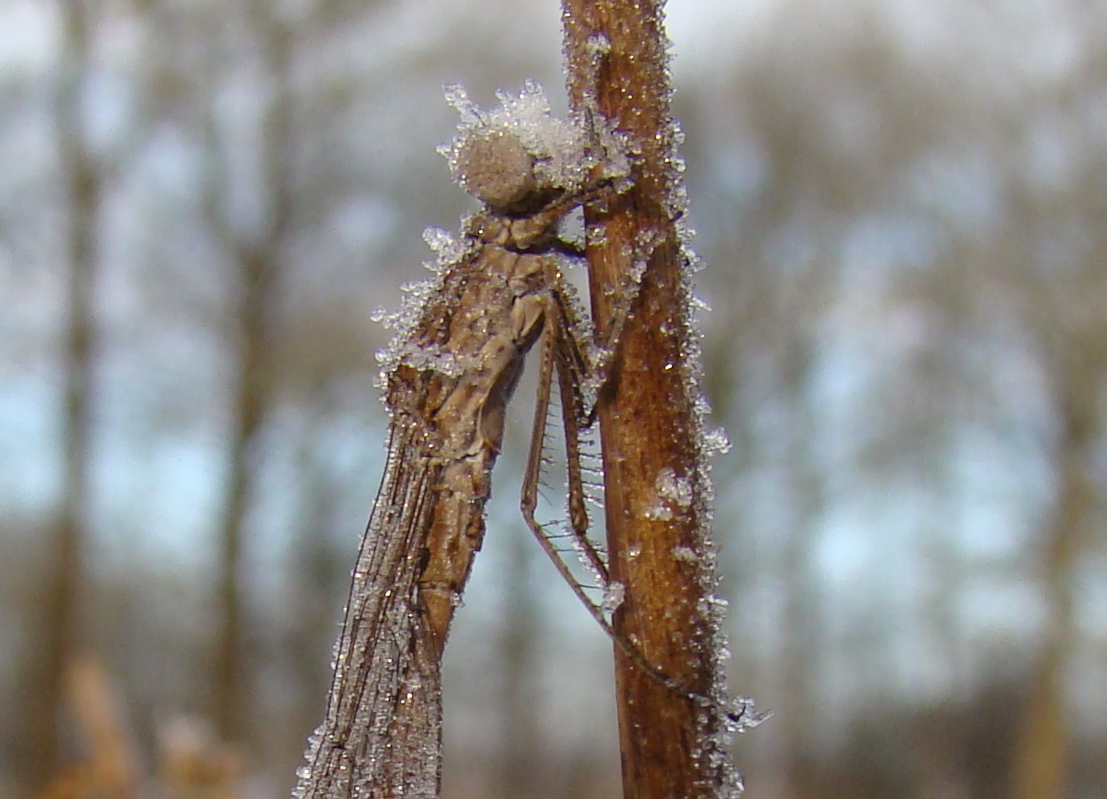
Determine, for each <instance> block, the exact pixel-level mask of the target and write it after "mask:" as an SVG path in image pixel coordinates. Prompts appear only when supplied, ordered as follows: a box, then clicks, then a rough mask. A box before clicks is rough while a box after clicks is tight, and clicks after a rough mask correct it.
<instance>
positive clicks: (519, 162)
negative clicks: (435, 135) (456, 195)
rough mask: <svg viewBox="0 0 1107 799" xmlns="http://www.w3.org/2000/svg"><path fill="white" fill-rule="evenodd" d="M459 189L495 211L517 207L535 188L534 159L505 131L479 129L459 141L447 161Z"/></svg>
mask: <svg viewBox="0 0 1107 799" xmlns="http://www.w3.org/2000/svg"><path fill="white" fill-rule="evenodd" d="M450 167H451V170H452V171H453V173H454V177H456V178H457V180H458V181H459V182H460V183H461V186H462V188H464V189H465V191H467V192H469V194H471V195H473V196H474V197H476V198H477V199H478V200H480V201H482V202H484V203H487V204H488V206H489V207H491V208H493V209H496V210H504V209H509V208H511V207H513V206H517V205H521V204H523V203H524V201H525V200H526V199H527V198H528V197H530V196H531V195H532V194H533V193H534V192H535V190H536V189H537V186H538V181H537V178H536V177H535V174H534V156H532V155H531V154H530V153H529V152H528V151H527V148H526V147H525V146H524V145H523V142H522V141H521V140H520V139H519V137H518V136H516V135H515V134H514V133H512V132H511V131H510V130H508V129H507V128H482V129H476V130H473V131H471V132H470V133H469V134H468V135H467V136H465V137H464V139H463V140H462V141H459V142H458V143H457V144H456V145H455V147H454V152H453V157H452V159H451V162H450Z"/></svg>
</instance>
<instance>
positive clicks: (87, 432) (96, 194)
mask: <svg viewBox="0 0 1107 799" xmlns="http://www.w3.org/2000/svg"><path fill="white" fill-rule="evenodd" d="M61 15H62V16H61V23H62V25H61V27H62V39H61V50H60V54H59V55H60V59H59V71H58V75H57V87H58V88H57V94H56V97H55V107H54V114H55V124H56V131H57V144H58V169H59V174H60V182H61V186H62V202H63V204H64V209H65V215H66V233H65V250H64V255H65V259H66V262H67V263H66V267H65V268H66V296H65V301H64V305H63V308H64V313H65V316H64V328H63V334H62V341H63V344H62V380H63V393H64V402H63V406H62V408H63V416H62V435H61V441H62V459H63V468H62V473H63V475H64V477H63V483H62V495H61V507H60V509H59V511H58V520H57V526H56V528H55V530H54V533H53V541H52V544H51V548H52V550H53V553H52V556H51V558H50V559H49V561H48V565H47V571H46V576H47V579H46V580H45V581H44V586H45V591H46V598H45V602H44V603H43V607H44V608H45V612H44V613H43V614H41V615H40V616H38V617H37V618H38V626H40V627H41V632H40V633H39V636H40V638H39V640H41V641H42V650H43V653H44V654H43V659H42V662H43V668H42V672H41V674H42V678H43V679H42V682H41V691H42V697H41V701H40V703H39V704H38V705H37V706H36V707H33V708H32V709H31V712H30V713H29V715H28V721H29V725H28V733H29V735H28V739H29V740H28V744H29V745H28V747H27V751H26V753H25V755H24V756H25V758H26V759H25V760H24V761H23V765H24V768H25V773H26V774H28V775H33V779H34V780H36V781H39V782H41V781H43V780H46V779H49V778H50V776H51V775H52V774H53V773H54V772H55V770H56V769H57V768H58V767H59V765H60V761H59V743H60V738H59V732H60V726H59V725H60V721H61V708H62V705H63V703H64V701H65V685H66V683H65V681H66V675H67V673H68V669H69V667H70V666H71V664H73V662H74V660H75V658H76V655H77V653H78V648H79V646H80V642H81V641H82V640H83V636H82V633H81V629H80V623H81V617H80V613H79V608H80V607H81V602H82V599H83V592H84V588H85V576H86V575H85V567H84V563H83V560H84V552H83V550H84V548H85V546H86V545H87V538H88V528H87V524H88V514H89V488H90V483H91V479H92V474H91V454H92V452H91V447H92V437H93V423H92V407H93V401H94V393H93V390H94V382H93V381H94V368H95V365H96V359H97V353H96V347H95V316H96V314H95V307H94V291H95V288H96V285H97V275H98V272H99V266H100V249H99V242H98V240H97V237H98V235H99V227H100V216H101V207H102V191H103V174H102V171H101V167H100V166H99V165H98V163H97V159H96V156H95V155H94V153H93V151H92V149H91V147H90V145H89V143H88V140H87V126H88V122H89V120H88V116H87V109H88V81H89V73H90V70H91V67H90V61H91V51H92V47H93V45H92V42H93V38H94V36H95V31H96V23H97V18H96V16H95V15H94V13H93V11H92V8H91V7H90V6H89V5H88V4H87V3H85V2H83V0H70V1H69V2H65V3H63V4H62V5H61Z"/></svg>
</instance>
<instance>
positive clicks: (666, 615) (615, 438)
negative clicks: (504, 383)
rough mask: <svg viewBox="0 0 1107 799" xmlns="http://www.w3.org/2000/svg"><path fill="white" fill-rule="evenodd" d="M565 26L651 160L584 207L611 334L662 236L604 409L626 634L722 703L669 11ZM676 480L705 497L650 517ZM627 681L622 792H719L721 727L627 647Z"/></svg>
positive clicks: (621, 670) (592, 11)
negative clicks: (637, 259)
mask: <svg viewBox="0 0 1107 799" xmlns="http://www.w3.org/2000/svg"><path fill="white" fill-rule="evenodd" d="M563 17H564V22H565V49H566V55H567V58H568V63H569V97H570V104H571V106H572V107H573V109H574V111H576V112H578V113H579V112H582V111H585V110H588V108H589V105H590V103H592V102H593V98H594V101H595V104H596V106H598V108H595V109H593V110H598V111H599V112H600V113H601V114H602V116H603V117H605V118H607V119H609V120H611V121H612V122H613V123H614V125H615V126H616V127H617V128H619V129H620V130H622V131H624V132H625V133H627V134H628V135H629V136H630V138H631V140H632V141H634V142H635V143H636V144H638V145H639V146H640V147H641V148H642V159H641V162H640V164H639V165H638V167H637V169H636V173H635V175H634V184H633V187H632V188H631V189H630V190H629V191H628V192H627V193H626V194H624V195H621V196H620V197H618V198H616V199H615V200H614V201H613V202H612V203H611V204H610V207H609V209H608V210H607V211H606V212H605V213H603V214H602V215H600V214H596V213H595V212H588V211H586V214H587V215H588V216H589V217H591V218H590V220H589V221H590V222H602V223H603V224H604V226H605V229H606V236H605V237H604V241H603V242H602V243H599V244H596V245H594V246H590V247H589V249H588V261H589V276H590V284H591V299H592V311H593V317H594V320H595V324H596V326H597V329H598V331H599V334H600V336H601V337H602V336H603V334H604V332H605V326H606V325H609V324H610V323H611V320H612V319H613V318H614V317H615V316H616V303H617V296H616V295H617V292H618V291H619V290H620V289H621V288H622V287H624V286H626V285H627V277H626V276H627V274H628V272H629V271H630V269H631V267H632V266H633V263H632V259H631V258H629V257H628V256H627V254H628V253H632V252H634V251H635V248H636V245H635V241H636V234H637V233H638V232H639V231H660V232H662V233H663V234H665V235H664V243H662V244H661V245H660V246H658V247H657V248H656V249H654V250H653V252H651V253H643V256H644V257H646V258H647V264H648V265H647V269H646V272H645V275H644V277H643V280H642V283H641V288H640V291H639V293H638V296H637V297H636V298H635V305H634V307H633V310H632V313H631V314H630V317H629V318H628V320H627V322H626V327H625V329H624V330H623V331H622V333H621V336H620V340H619V349H618V353H617V356H616V359H615V362H614V364H613V370H612V375H611V379H610V381H609V382H608V384H607V386H606V388H605V391H604V393H603V395H602V397H601V400H600V407H599V421H600V430H601V436H602V443H603V466H604V475H605V480H604V484H605V507H606V521H607V534H608V549H609V553H610V567H611V579H612V581H613V582H619V583H622V584H623V585H624V586H625V588H626V599H625V601H624V603H623V604H622V606H621V607H620V608H619V609H618V611H617V612H616V614H615V628H616V631H617V633H618V635H619V636H621V637H623V638H624V639H625V640H629V641H630V642H632V643H633V644H635V645H636V646H637V647H638V649H639V651H640V652H641V653H642V654H643V655H644V657H645V659H646V660H647V661H648V662H649V663H650V664H651V665H652V666H654V667H655V668H656V669H657V671H659V672H661V673H663V674H665V675H668V677H670V678H671V679H672V680H675V681H677V682H679V683H680V684H681V685H683V686H685V687H686V688H687V689H688V690H689V691H694V692H698V693H701V694H703V695H709V694H710V690H711V682H712V678H713V674H712V669H713V666H714V664H713V663H712V658H711V656H710V655H709V654H707V653H710V652H711V647H712V633H711V630H710V627H709V625H708V621H707V618H706V616H705V614H704V612H703V607H704V606H705V603H706V602H707V601H708V600H709V597H708V596H707V593H708V591H709V590H710V585H711V576H710V575H706V576H705V575H704V574H703V573H702V572H703V569H704V568H705V567H704V566H703V565H702V564H700V563H694V562H690V560H689V559H681V558H675V557H674V551H675V549H676V548H677V547H686V548H688V549H690V550H692V551H696V552H699V551H701V549H702V547H701V545H702V541H701V537H702V533H701V530H702V527H703V525H704V524H705V522H706V519H705V518H704V516H703V514H705V513H706V512H707V510H706V498H705V496H704V494H705V493H706V492H707V490H708V487H707V486H706V485H705V484H704V482H703V480H704V478H703V477H702V473H701V471H700V465H701V463H702V457H703V454H702V452H701V451H700V449H701V445H700V440H699V435H698V430H699V420H698V418H697V416H696V411H695V407H694V404H693V403H694V398H693V397H692V396H690V393H689V391H688V389H687V384H686V383H685V376H684V373H683V368H682V358H683V356H684V353H686V352H687V351H688V345H689V336H690V330H689V327H688V319H687V312H688V302H687V299H688V298H687V297H686V286H685V284H684V281H683V274H682V272H683V264H682V262H681V254H680V248H679V245H678V242H677V238H676V232H675V229H674V227H675V226H674V220H672V219H670V218H668V217H667V215H666V213H665V211H664V209H665V207H666V203H665V199H666V198H667V197H668V196H669V192H670V190H671V188H672V186H671V177H670V176H671V170H672V165H671V164H670V163H669V159H670V157H671V153H672V150H673V147H672V145H673V143H672V141H671V137H672V135H673V133H672V131H673V128H672V125H671V119H670V116H669V101H668V94H669V76H668V71H667V67H666V59H665V38H664V34H663V32H662V30H661V22H660V19H661V4H660V3H658V2H636V3H627V2H625V0H622V1H620V0H611V1H610V2H597V1H596V0H564V3H563ZM597 34H602V36H603V37H605V38H606V40H607V42H608V43H609V44H610V47H609V48H607V50H606V52H602V51H597V48H596V47H595V46H594V44H590V37H595V36H596V35H597ZM591 41H592V42H593V43H594V42H595V41H596V39H595V38H591ZM597 52H602V55H599V56H598V57H597ZM666 469H671V470H672V472H673V473H674V474H676V475H678V476H681V477H685V478H687V479H688V480H689V481H691V483H692V486H693V488H694V490H695V491H696V497H695V499H694V500H693V502H692V503H691V505H690V506H689V507H688V508H687V509H684V510H683V511H682V512H680V513H675V514H672V518H668V519H661V518H657V516H658V514H656V513H652V512H651V509H652V508H654V507H656V505H657V502H658V491H657V482H658V476H659V475H660V474H662V472H663V470H666ZM632 553H633V554H632ZM697 653H698V654H697ZM616 683H617V695H618V696H617V700H618V709H619V733H620V747H621V750H622V760H623V785H624V788H623V792H624V796H625V797H627V799H631V797H633V798H634V799H647V798H651V799H652V798H653V797H657V799H662V797H664V798H665V799H670V797H706V796H712V795H714V794H715V793H716V791H717V790H718V788H719V783H720V780H722V779H723V778H724V777H723V774H724V771H723V769H722V767H721V766H720V765H718V764H713V763H712V762H711V758H708V757H700V756H699V755H703V754H704V753H705V752H707V751H709V750H710V746H709V745H706V744H705V741H706V740H707V736H709V735H710V734H711V733H712V732H713V730H712V729H711V727H712V725H719V724H722V723H723V719H722V718H720V717H719V715H718V714H705V713H704V708H702V707H700V706H697V704H696V703H694V702H691V701H689V700H688V698H687V697H686V696H685V695H683V694H682V693H681V692H676V691H672V690H670V689H669V688H668V687H666V686H665V685H663V684H661V683H660V682H659V681H658V680H656V679H653V678H651V676H650V675H649V674H647V673H645V672H644V671H643V670H642V669H639V668H636V667H635V665H634V663H633V662H632V661H631V660H630V659H629V658H628V657H627V656H626V655H625V653H624V652H623V651H622V650H621V649H618V648H617V649H616ZM705 716H706V717H708V718H709V719H710V720H709V721H708V722H707V724H706V726H705V725H704V724H703V719H704V717H705Z"/></svg>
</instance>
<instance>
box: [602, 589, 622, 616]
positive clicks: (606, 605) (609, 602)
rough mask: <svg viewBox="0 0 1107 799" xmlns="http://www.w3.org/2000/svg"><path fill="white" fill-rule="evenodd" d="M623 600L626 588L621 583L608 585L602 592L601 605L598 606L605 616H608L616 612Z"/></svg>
mask: <svg viewBox="0 0 1107 799" xmlns="http://www.w3.org/2000/svg"><path fill="white" fill-rule="evenodd" d="M624 599H626V586H625V585H623V584H622V583H616V582H611V583H608V585H607V588H606V589H605V590H604V592H603V603H602V604H601V605H600V609H601V610H602V611H603V613H604V615H605V616H609V615H611V614H612V613H614V612H615V611H616V610H618V608H619V606H620V605H622V604H623V600H624Z"/></svg>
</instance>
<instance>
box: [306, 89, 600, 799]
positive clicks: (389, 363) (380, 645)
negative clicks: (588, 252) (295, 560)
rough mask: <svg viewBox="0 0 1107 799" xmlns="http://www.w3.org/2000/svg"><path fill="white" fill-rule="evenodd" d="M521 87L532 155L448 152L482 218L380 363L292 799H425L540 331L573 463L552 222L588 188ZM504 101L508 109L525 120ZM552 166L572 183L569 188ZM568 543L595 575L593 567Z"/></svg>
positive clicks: (489, 131) (507, 136) (484, 131)
mask: <svg viewBox="0 0 1107 799" xmlns="http://www.w3.org/2000/svg"><path fill="white" fill-rule="evenodd" d="M528 90H529V91H530V94H529V95H528V93H527V92H528ZM528 90H524V94H523V95H521V96H520V98H519V100H518V102H519V103H529V105H527V106H526V108H528V109H530V110H531V111H534V107H535V104H536V103H537V105H538V106H539V107H538V112H539V113H537V114H532V117H534V118H535V119H536V120H537V122H538V124H539V126H541V125H546V128H547V130H546V131H545V132H544V133H543V134H542V135H544V136H545V140H544V141H545V142H546V143H543V142H542V141H540V142H539V143H537V144H536V143H535V142H534V141H531V142H527V141H525V140H524V138H525V131H524V134H523V135H520V133H519V132H517V131H516V130H513V129H512V128H511V127H510V126H508V125H506V124H504V123H501V122H499V121H497V120H488V119H477V120H470V124H469V125H468V126H467V127H464V128H463V135H462V136H460V137H459V140H455V152H454V158H453V167H454V171H455V174H456V175H457V176H458V177H459V178H460V181H461V183H462V185H463V186H464V187H465V188H466V189H467V190H468V191H469V192H470V193H471V194H473V195H474V196H476V197H478V198H479V199H481V200H482V201H483V202H484V208H483V210H482V211H481V212H480V213H478V214H476V215H475V216H473V217H471V218H470V219H469V220H468V222H467V223H466V225H465V227H464V235H463V237H462V238H461V239H460V240H458V241H447V243H446V246H445V247H444V248H443V249H444V250H445V253H444V254H441V257H440V261H442V262H444V263H442V268H441V270H440V274H439V277H438V280H437V281H436V282H435V284H434V285H433V287H432V290H431V291H430V293H429V294H427V296H426V297H424V298H423V300H422V302H421V304H417V305H416V307H415V313H414V314H412V315H411V316H410V318H409V319H408V320H407V322H406V324H403V325H401V330H400V332H399V333H398V334H397V336H396V338H395V339H394V341H393V345H392V348H391V350H390V353H389V355H388V356H387V357H386V358H385V369H384V371H383V372H382V374H383V376H384V380H383V383H384V394H385V404H386V406H387V408H388V412H389V414H390V417H391V424H390V432H389V441H388V459H387V464H386V467H385V470H384V477H383V478H382V482H381V486H380V489H379V493H378V496H377V500H376V502H375V504H374V507H373V512H372V514H371V517H370V520H369V524H368V528H367V530H366V533H365V536H364V538H363V540H362V545H361V550H360V552H359V554H358V559H357V565H356V567H355V569H354V573H353V581H352V586H351V590H350V598H349V601H348V603H347V606H346V611H345V619H344V623H343V629H342V634H341V637H340V639H339V641H338V644H337V646H336V651H335V664H334V678H333V683H332V688H331V691H330V695H329V699H328V706H327V709H326V715H325V718H324V721H323V723H322V725H321V726H320V727H319V728H318V729H317V730H316V732H315V733H314V734H313V736H312V738H311V741H310V742H309V749H308V754H307V758H308V763H307V765H306V766H304V767H302V768H301V769H300V770H299V772H298V776H299V785H298V787H297V789H296V791H295V794H294V795H295V796H296V797H297V798H298V799H335V797H362V798H363V799H369V798H370V797H371V798H372V799H385V798H386V797H405V799H413V798H416V799H422V798H423V797H435V796H437V795H438V789H439V782H440V751H441V697H440V664H441V657H442V653H443V648H444V646H445V643H446V638H447V634H448V632H449V627H450V622H451V620H452V618H453V613H454V609H455V608H456V607H457V605H458V604H459V602H460V598H461V593H462V591H463V589H464V587H465V583H466V581H467V579H468V576H469V572H470V569H471V566H472V562H473V556H474V554H475V553H476V551H477V550H479V549H480V546H481V542H482V539H483V537H484V528H485V522H484V506H485V503H486V502H487V500H488V498H489V495H490V491H491V471H492V466H493V464H494V462H495V460H496V456H497V455H498V453H499V451H500V446H501V442H502V439H503V428H504V415H505V412H506V407H507V404H508V401H509V400H510V398H511V395H512V393H513V391H514V389H515V386H516V384H517V382H518V379H519V376H520V374H521V371H522V368H523V362H524V359H525V357H526V355H527V353H528V352H529V351H530V350H531V348H532V347H533V346H534V345H535V343H536V342H537V341H538V339H539V338H540V337H542V336H543V334H545V344H544V345H543V353H544V354H543V366H542V371H541V374H540V378H539V382H540V384H541V389H542V396H543V397H544V399H541V400H540V401H539V403H538V405H539V408H538V415H539V417H540V418H541V420H542V421H543V422H544V421H545V416H546V413H547V411H548V395H549V390H550V384H551V381H552V376H553V373H554V372H555V371H556V372H557V373H558V375H559V381H560V382H561V383H562V385H563V388H564V389H565V392H564V396H565V397H566V399H564V400H563V402H562V405H563V411H564V417H565V418H566V419H567V420H568V421H567V423H566V430H567V433H566V440H567V443H568V449H569V457H570V459H576V458H578V457H579V456H578V444H579V439H578V430H579V425H580V423H581V421H582V419H583V417H584V415H585V414H584V410H583V407H582V405H581V401H580V400H579V399H576V398H578V397H579V392H578V391H575V390H574V389H572V388H571V385H572V384H573V383H574V381H579V379H580V375H581V374H582V373H583V372H584V371H585V370H586V369H587V366H586V363H585V361H586V358H585V355H584V353H583V352H582V351H581V350H580V348H579V347H578V346H576V345H575V343H574V342H573V340H572V336H571V332H570V331H576V330H579V329H580V322H579V320H578V316H579V314H578V312H577V310H576V305H575V302H574V300H573V298H572V297H571V294H570V292H569V290H568V289H567V288H566V287H565V286H564V285H563V280H562V275H561V272H560V268H559V261H558V259H557V258H556V257H554V256H555V254H556V252H557V251H558V250H559V249H562V248H563V245H562V244H561V243H560V241H559V239H558V238H557V231H558V226H559V224H560V223H561V221H562V219H563V218H564V217H565V216H566V214H568V213H569V212H571V211H572V210H573V209H574V208H576V207H578V206H580V205H581V203H582V202H586V201H588V200H589V199H592V198H594V197H595V196H596V195H597V192H598V191H600V188H601V187H600V186H599V185H598V184H593V185H592V188H590V189H587V190H585V189H582V188H581V186H582V185H583V184H582V183H580V182H579V175H581V174H583V171H582V170H583V167H582V166H581V163H582V161H581V159H580V158H579V156H578V157H577V159H576V161H575V162H573V163H570V161H571V159H566V158H564V157H563V156H564V153H560V154H559V153H557V152H552V150H554V149H556V148H557V141H558V135H561V134H563V135H561V138H562V140H564V141H568V140H569V139H571V138H572V136H573V135H574V134H573V132H572V131H565V130H562V131H561V134H558V127H557V125H556V124H554V123H555V122H560V121H559V120H555V119H554V118H553V117H550V116H549V114H548V108H547V109H546V113H545V116H546V117H547V118H548V119H547V120H543V119H541V117H542V114H541V113H540V112H541V110H542V109H541V108H540V106H541V103H543V102H544V97H542V98H541V99H540V100H536V95H535V92H534V89H533V88H530V87H528ZM540 91H541V90H540V89H539V90H538V92H539V93H540ZM501 101H502V102H504V104H505V111H514V112H515V113H516V115H518V112H520V110H522V109H520V108H518V107H516V108H511V109H509V108H506V106H509V105H510V98H507V97H506V96H502V97H501ZM463 116H464V114H463ZM551 129H552V130H553V132H554V134H555V135H554V136H553V142H554V144H553V145H552V146H551V145H549V144H548V142H549V141H550V135H549V133H550V130H551ZM530 132H531V133H532V134H533V133H534V131H533V130H532V131H530ZM540 133H541V132H540ZM540 138H541V136H540ZM559 157H560V158H562V161H563V163H561V164H560V165H559V164H558V159H559ZM566 169H575V170H577V171H576V172H574V173H573V177H571V178H568V177H566V175H567V174H568V173H567V171H566ZM604 184H605V185H609V184H610V181H605V182H604ZM537 427H540V426H537ZM542 441H543V434H542V432H541V430H540V429H539V430H537V431H536V437H535V443H534V449H535V451H532V453H531V456H530V458H529V459H528V477H527V481H526V484H527V486H528V488H527V489H526V490H525V491H524V503H523V504H524V511H525V513H526V516H527V519H528V521H529V522H530V523H531V525H532V527H533V528H534V529H535V530H536V531H538V530H539V529H540V526H539V525H538V523H537V522H536V521H535V520H534V515H533V513H534V505H535V499H536V491H537V488H536V486H537V482H538V471H539V470H540V468H541V458H542V454H541V446H542ZM578 471H579V470H578ZM571 487H572V488H574V491H573V492H571V493H572V494H573V496H574V497H580V493H579V492H578V491H576V490H575V489H576V488H577V487H576V486H571ZM571 516H572V517H573V527H574V529H576V530H583V529H586V528H587V519H586V515H585V511H584V506H583V499H574V501H573V507H572V509H571ZM581 538H582V541H583V542H584V543H583V551H584V553H585V556H586V557H587V559H588V560H589V561H590V563H591V564H592V566H593V568H594V569H596V570H597V571H598V572H599V573H600V574H601V575H605V574H606V567H605V566H604V563H603V559H602V557H601V556H600V554H599V553H598V552H597V551H596V549H595V548H594V547H593V546H592V545H591V544H590V543H588V541H587V537H586V536H583V534H582V536H581ZM561 568H563V569H566V568H567V567H565V566H564V565H563V564H562V567H561ZM565 573H566V574H568V572H567V571H566V572H565ZM577 590H578V592H579V591H581V590H582V589H579V588H578V589H577ZM582 597H583V594H582Z"/></svg>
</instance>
